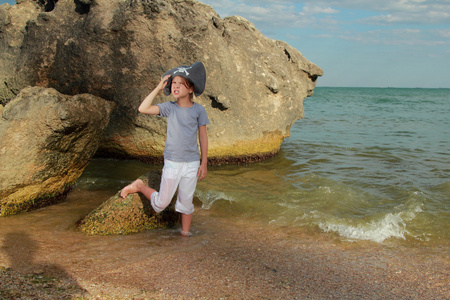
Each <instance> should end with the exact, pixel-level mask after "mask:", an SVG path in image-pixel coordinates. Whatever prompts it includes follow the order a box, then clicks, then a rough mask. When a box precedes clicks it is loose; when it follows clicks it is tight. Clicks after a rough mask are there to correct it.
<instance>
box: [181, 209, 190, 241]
mask: <svg viewBox="0 0 450 300" xmlns="http://www.w3.org/2000/svg"><path fill="white" fill-rule="evenodd" d="M191 223H192V214H190V215H186V214H181V235H182V236H190V235H191V233H190V232H189V229H191Z"/></svg>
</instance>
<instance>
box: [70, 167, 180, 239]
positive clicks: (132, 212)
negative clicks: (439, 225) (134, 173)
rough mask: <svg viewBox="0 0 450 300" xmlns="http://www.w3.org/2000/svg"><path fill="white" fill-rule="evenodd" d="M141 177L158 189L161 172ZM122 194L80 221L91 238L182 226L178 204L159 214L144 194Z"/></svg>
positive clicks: (173, 203)
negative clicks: (176, 207) (124, 195)
mask: <svg viewBox="0 0 450 300" xmlns="http://www.w3.org/2000/svg"><path fill="white" fill-rule="evenodd" d="M139 178H140V179H142V180H143V181H144V182H145V184H147V185H149V186H151V187H153V188H155V189H157V190H159V184H160V182H161V172H154V171H153V172H149V173H147V174H145V175H143V176H141V177H139ZM119 194H120V192H119V193H117V194H116V195H114V196H113V197H111V198H109V199H108V200H107V201H105V202H103V203H102V205H100V207H98V208H97V209H95V210H93V211H92V212H91V213H89V215H87V216H86V217H85V218H83V219H82V220H81V221H80V222H79V228H80V229H81V231H82V232H84V233H86V234H89V235H115V234H129V233H136V232H142V231H145V230H148V229H156V228H165V227H173V226H174V225H176V224H179V223H180V214H179V213H177V212H175V201H172V203H171V204H170V205H169V206H168V207H167V208H166V209H165V210H164V211H162V212H161V213H159V214H156V213H155V211H154V210H153V208H152V207H151V205H150V201H149V200H148V199H147V198H145V197H144V196H143V195H142V194H140V193H135V194H130V195H128V196H127V197H126V198H122V197H120V196H119ZM175 197H176V195H175V196H174V198H175Z"/></svg>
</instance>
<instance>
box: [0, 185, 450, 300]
mask: <svg viewBox="0 0 450 300" xmlns="http://www.w3.org/2000/svg"><path fill="white" fill-rule="evenodd" d="M109 196H110V195H106V194H104V195H103V194H102V193H101V192H88V191H75V192H74V193H72V194H71V195H70V196H69V198H68V199H67V201H66V202H64V203H61V204H58V205H55V206H52V207H48V208H45V209H41V210H39V211H35V212H31V213H27V214H23V215H19V216H12V217H7V218H0V238H1V241H0V243H1V248H0V250H1V251H0V298H5V299H8V296H9V297H10V298H12V296H11V295H13V296H15V297H16V299H33V295H34V297H35V298H36V297H38V298H39V299H62V298H64V297H66V299H77V297H82V298H84V299H450V296H449V295H450V275H449V274H450V260H449V247H448V246H447V245H440V246H433V247H429V246H414V247H412V246H409V245H407V244H402V243H385V244H383V245H380V244H376V243H373V242H357V243H352V242H347V241H341V240H339V239H337V238H336V237H333V236H331V235H327V234H319V235H317V234H315V235H311V234H309V235H308V234H305V233H302V232H300V231H299V230H296V229H290V228H274V227H270V226H268V225H261V224H258V223H257V222H255V221H251V220H244V219H233V218H224V217H223V216H220V215H217V214H215V213H214V211H206V210H201V209H197V211H196V213H195V215H194V221H193V227H192V229H193V230H192V231H193V233H194V236H192V237H190V238H185V237H181V236H180V235H179V233H178V231H176V230H175V229H174V230H156V231H147V232H144V233H140V234H133V235H129V236H108V237H99V236H85V235H84V234H82V233H80V232H79V231H78V230H77V229H76V228H75V226H74V224H75V222H76V221H77V220H78V219H79V218H81V217H82V216H84V215H85V214H87V213H88V212H89V211H90V210H92V209H93V208H95V207H97V206H98V204H99V203H98V200H94V201H86V200H83V201H82V202H76V200H77V199H81V198H82V199H89V198H92V199H102V197H103V198H104V197H109ZM27 295H29V296H30V297H29V298H27Z"/></svg>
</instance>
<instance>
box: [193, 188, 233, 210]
mask: <svg viewBox="0 0 450 300" xmlns="http://www.w3.org/2000/svg"><path fill="white" fill-rule="evenodd" d="M195 196H197V197H198V198H199V199H200V201H201V202H202V209H210V208H211V207H212V205H213V204H214V202H216V201H218V200H226V201H229V202H234V197H232V196H230V195H227V194H226V193H225V192H220V191H215V190H208V191H206V192H204V191H201V190H198V189H197V190H196V191H195Z"/></svg>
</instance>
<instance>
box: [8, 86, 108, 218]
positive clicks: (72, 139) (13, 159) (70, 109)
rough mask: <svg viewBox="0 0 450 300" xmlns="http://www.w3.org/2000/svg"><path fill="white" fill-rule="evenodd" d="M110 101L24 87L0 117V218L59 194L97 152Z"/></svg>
mask: <svg viewBox="0 0 450 300" xmlns="http://www.w3.org/2000/svg"><path fill="white" fill-rule="evenodd" d="M113 106H114V104H112V103H109V102H107V101H105V100H103V99H101V98H99V97H95V96H93V95H89V94H80V95H76V96H66V95H62V94H60V93H58V92H57V91H56V90H54V89H47V88H41V87H29V88H25V89H23V90H22V91H21V93H20V94H19V95H18V96H17V97H16V98H15V99H13V100H12V101H11V102H9V103H8V104H7V105H6V106H5V108H4V109H3V112H2V115H1V119H0V216H6V215H11V214H15V213H18V212H22V211H27V210H30V209H32V208H37V207H42V206H45V205H47V204H49V203H54V202H55V201H58V200H60V199H61V198H63V197H64V196H65V194H66V193H67V192H68V191H69V190H70V188H71V187H72V186H73V184H74V183H75V181H76V180H77V179H78V177H79V176H80V175H81V173H82V172H83V170H84V168H85V167H86V166H87V165H88V164H89V162H90V160H91V158H92V156H93V155H94V154H95V152H96V151H97V148H98V145H99V143H100V139H101V136H102V134H103V132H104V130H105V128H106V126H107V125H108V123H109V115H110V113H111V111H112V107H113Z"/></svg>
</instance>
